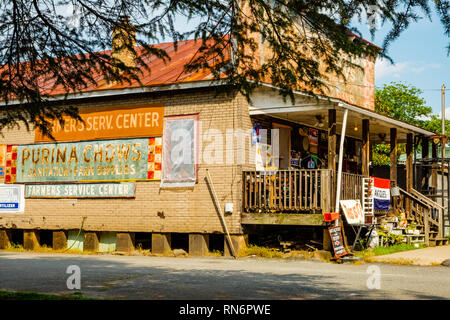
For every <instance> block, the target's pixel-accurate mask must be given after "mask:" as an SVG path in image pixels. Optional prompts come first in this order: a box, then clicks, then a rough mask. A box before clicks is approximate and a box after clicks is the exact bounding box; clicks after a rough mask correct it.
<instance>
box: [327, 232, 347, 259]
mask: <svg viewBox="0 0 450 320" xmlns="http://www.w3.org/2000/svg"><path fill="white" fill-rule="evenodd" d="M328 232H329V233H330V237H331V243H332V244H333V250H334V255H335V256H336V257H342V256H344V255H346V254H347V251H346V250H345V247H344V242H343V240H342V233H341V227H339V226H337V227H330V228H328Z"/></svg>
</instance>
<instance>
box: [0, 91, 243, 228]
mask: <svg viewBox="0 0 450 320" xmlns="http://www.w3.org/2000/svg"><path fill="white" fill-rule="evenodd" d="M144 103H146V104H148V103H155V104H163V105H164V107H165V110H164V112H165V115H166V116H168V115H183V114H193V113H198V114H199V115H200V120H201V123H202V127H201V128H202V129H201V130H202V133H203V132H205V130H208V129H219V130H221V131H222V132H225V130H226V129H233V128H234V129H238V128H241V129H248V130H249V129H251V121H250V116H249V114H248V104H247V101H246V100H245V98H244V97H242V96H241V95H240V94H236V93H233V92H231V91H230V92H228V93H221V94H220V95H218V96H217V95H216V92H215V91H214V90H213V89H209V90H195V91H183V92H182V91H171V92H164V93H153V94H146V95H140V96H134V97H133V98H119V97H115V98H108V99H106V98H102V99H97V100H95V101H94V100H92V101H89V102H82V103H81V102H80V103H79V104H77V106H78V107H80V108H90V107H102V106H104V107H106V106H108V107H111V106H120V105H124V106H125V105H130V104H136V105H138V104H144ZM0 141H1V142H0V143H2V144H28V143H33V142H34V132H27V131H26V130H25V129H21V130H17V129H12V130H8V131H6V132H5V133H4V137H3V138H0ZM233 149H234V152H235V154H236V152H244V151H245V152H246V153H247V154H248V152H249V147H248V145H247V144H246V146H245V147H244V148H241V149H240V150H238V146H237V145H236V144H235V145H234V147H233ZM200 154H202V152H200ZM224 157H225V152H224ZM244 167H245V168H250V167H251V166H250V165H248V164H246V165H244V166H242V165H227V164H214V165H206V164H200V166H199V172H198V184H196V185H195V186H194V187H193V188H177V189H167V188H166V189H161V188H160V182H159V181H146V182H136V197H135V198H134V199H77V200H74V199H26V206H25V213H24V214H2V215H0V228H19V229H34V228H40V229H78V228H79V227H80V226H81V222H82V219H83V217H84V216H85V217H87V219H86V221H85V223H84V229H85V230H96V231H130V232H205V233H212V232H223V227H222V225H221V222H220V219H219V216H218V213H217V211H216V209H215V207H214V203H213V200H212V197H211V195H210V193H209V191H208V187H207V184H206V181H205V177H206V169H207V168H208V169H209V171H210V173H211V176H212V179H213V181H214V184H215V189H216V191H217V194H218V198H219V200H220V202H221V205H222V208H223V207H224V205H225V202H233V204H234V213H233V214H232V215H229V216H227V217H226V221H227V224H228V228H229V231H230V232H231V233H241V232H242V229H241V224H240V212H241V207H242V204H241V194H242V186H241V183H242V182H241V180H242V178H241V177H242V175H241V170H242V168H244ZM158 212H159V213H160V214H159V215H158ZM161 212H162V213H163V214H161Z"/></svg>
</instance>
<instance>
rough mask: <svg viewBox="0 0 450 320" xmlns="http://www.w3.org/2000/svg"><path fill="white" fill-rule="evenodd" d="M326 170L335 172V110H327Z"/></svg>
mask: <svg viewBox="0 0 450 320" xmlns="http://www.w3.org/2000/svg"><path fill="white" fill-rule="evenodd" d="M328 169H331V170H333V172H335V171H336V110H335V109H330V110H328Z"/></svg>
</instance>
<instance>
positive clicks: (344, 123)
mask: <svg viewBox="0 0 450 320" xmlns="http://www.w3.org/2000/svg"><path fill="white" fill-rule="evenodd" d="M347 116H348V109H345V111H344V119H343V120H342V131H341V141H340V143H339V163H338V172H337V183H336V204H335V211H334V212H339V200H340V198H341V190H342V187H341V181H342V161H343V158H344V140H345V131H346V129H347Z"/></svg>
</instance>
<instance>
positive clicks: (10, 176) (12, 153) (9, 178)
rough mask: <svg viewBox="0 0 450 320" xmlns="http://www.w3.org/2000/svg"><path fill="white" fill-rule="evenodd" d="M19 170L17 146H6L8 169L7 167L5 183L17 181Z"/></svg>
mask: <svg viewBox="0 0 450 320" xmlns="http://www.w3.org/2000/svg"><path fill="white" fill-rule="evenodd" d="M16 170H17V146H13V145H7V146H6V169H5V183H15V182H16Z"/></svg>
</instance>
